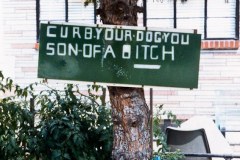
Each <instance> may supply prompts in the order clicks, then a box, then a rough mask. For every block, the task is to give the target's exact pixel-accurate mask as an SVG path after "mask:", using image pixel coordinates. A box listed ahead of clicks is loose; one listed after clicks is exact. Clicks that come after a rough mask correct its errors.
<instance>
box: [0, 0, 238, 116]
mask: <svg viewBox="0 0 240 160" xmlns="http://www.w3.org/2000/svg"><path fill="white" fill-rule="evenodd" d="M1 16H2V20H1ZM0 20H1V21H0V35H1V34H2V35H1V36H0V70H4V74H5V75H6V76H10V77H12V78H13V79H14V82H15V83H17V84H20V85H22V86H25V85H28V84H29V83H33V82H39V81H40V79H38V78H37V67H38V50H36V49H35V44H36V1H35V0H1V1H0ZM1 31H2V33H1ZM169 74H171V73H169ZM50 83H51V81H50ZM59 83H65V82H59ZM52 84H53V86H59V85H57V84H55V82H54V83H52ZM85 84H86V83H83V85H84V86H85ZM60 86H61V85H60ZM144 88H145V95H146V101H147V103H149V87H144ZM153 90H154V104H156V105H157V104H164V108H165V109H166V110H172V111H173V113H175V114H177V115H178V116H179V117H180V118H183V119H184V118H186V119H187V118H190V117H191V116H193V115H206V116H210V117H212V118H214V117H215V113H216V112H215V111H216V107H217V106H219V104H218V102H219V101H220V100H221V93H224V92H223V91H228V90H231V92H227V93H226V94H225V93H224V94H223V95H224V96H228V97H231V103H225V106H227V107H232V106H234V105H235V106H237V105H240V93H239V91H240V51H239V50H204V51H202V52H201V59H200V71H199V87H198V89H193V90H190V89H179V88H164V87H153ZM219 93H220V95H219Z"/></svg>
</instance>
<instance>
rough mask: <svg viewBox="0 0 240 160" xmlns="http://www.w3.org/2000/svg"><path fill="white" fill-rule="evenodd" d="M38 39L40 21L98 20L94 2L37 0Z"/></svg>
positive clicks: (90, 21)
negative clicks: (85, 4) (86, 3)
mask: <svg viewBox="0 0 240 160" xmlns="http://www.w3.org/2000/svg"><path fill="white" fill-rule="evenodd" d="M36 4H37V10H36V11H37V41H38V40H39V30H40V23H42V22H48V21H55V22H78V23H90V24H93V23H95V22H96V18H95V16H94V15H95V13H94V12H95V10H94V4H93V3H89V4H88V6H86V7H85V6H84V1H80V0H37V1H36Z"/></svg>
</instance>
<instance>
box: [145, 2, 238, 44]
mask: <svg viewBox="0 0 240 160" xmlns="http://www.w3.org/2000/svg"><path fill="white" fill-rule="evenodd" d="M207 2H208V0H204V39H203V40H238V39H239V0H236V8H235V37H232V38H208V37H207V13H208V12H207V8H208V6H207V4H208V3H207ZM173 3H174V4H173V26H174V28H177V0H173ZM143 6H144V9H145V10H144V11H145V12H144V13H143V24H144V26H145V27H146V26H147V20H148V18H147V9H146V8H147V3H146V0H144V2H143Z"/></svg>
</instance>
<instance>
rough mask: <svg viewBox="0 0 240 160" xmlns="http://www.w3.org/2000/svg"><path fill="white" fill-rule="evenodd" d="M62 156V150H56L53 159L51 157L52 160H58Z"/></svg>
mask: <svg viewBox="0 0 240 160" xmlns="http://www.w3.org/2000/svg"><path fill="white" fill-rule="evenodd" d="M61 154H62V153H61V150H54V151H53V154H52V157H51V160H55V159H56V160H57V158H58V157H60V156H61Z"/></svg>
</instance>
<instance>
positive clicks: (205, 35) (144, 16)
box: [36, 0, 239, 42]
mask: <svg viewBox="0 0 240 160" xmlns="http://www.w3.org/2000/svg"><path fill="white" fill-rule="evenodd" d="M207 2H208V0H204V3H205V4H204V39H203V40H238V39H239V0H236V8H235V37H232V38H207V7H208V6H207V4H208V3H207ZM173 3H174V5H173V12H174V14H173V21H174V22H173V24H174V28H177V0H173ZM143 7H144V12H143V26H145V27H146V26H147V20H148V18H147V0H143ZM40 11H41V8H40V0H36V30H37V34H36V39H37V42H39V33H40ZM68 12H69V10H68V0H65V22H68V20H69V19H68ZM96 22H97V17H96V3H94V23H95V24H96Z"/></svg>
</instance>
